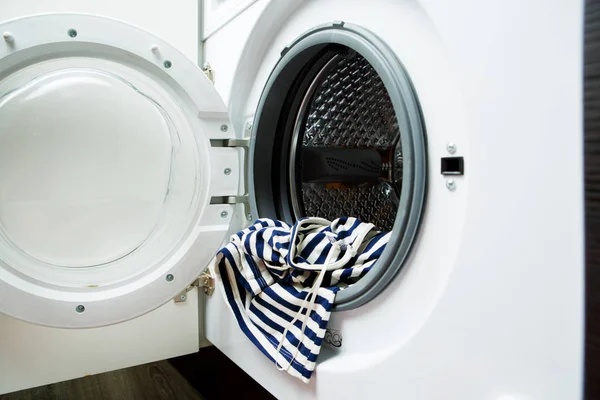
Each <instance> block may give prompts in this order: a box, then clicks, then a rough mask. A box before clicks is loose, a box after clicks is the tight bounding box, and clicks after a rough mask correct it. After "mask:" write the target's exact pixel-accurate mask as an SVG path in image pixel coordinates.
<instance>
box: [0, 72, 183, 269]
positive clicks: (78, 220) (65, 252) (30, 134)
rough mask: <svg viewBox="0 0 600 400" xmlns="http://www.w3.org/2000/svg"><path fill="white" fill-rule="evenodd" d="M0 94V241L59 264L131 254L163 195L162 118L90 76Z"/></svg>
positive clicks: (167, 147) (114, 83)
mask: <svg viewBox="0 0 600 400" xmlns="http://www.w3.org/2000/svg"><path fill="white" fill-rule="evenodd" d="M5 83H7V82H5ZM2 89H4V90H2ZM7 89H8V88H6V87H4V88H3V87H2V86H0V92H3V93H4V94H3V96H2V97H1V98H0V230H1V232H2V235H3V236H4V238H5V239H6V240H8V241H9V242H10V243H11V244H12V245H13V246H14V247H15V248H17V249H19V250H21V251H23V252H24V253H26V254H27V255H29V256H30V257H32V258H34V259H36V260H38V261H41V262H44V263H47V264H51V265H54V266H61V267H78V268H81V267H92V266H98V265H103V264H107V263H109V262H112V261H115V260H117V259H119V258H122V257H124V256H126V255H127V254H129V253H131V252H133V251H135V249H137V248H138V247H139V246H140V245H142V243H144V242H145V241H146V240H147V239H148V237H149V236H150V234H151V233H152V231H153V230H154V228H155V227H156V226H157V224H158V221H159V217H160V215H161V212H162V209H163V205H164V202H165V197H166V195H167V190H168V184H169V175H170V169H171V158H172V155H171V153H172V135H173V126H172V125H171V124H170V123H169V121H168V120H167V119H166V118H165V114H164V111H163V110H162V109H161V108H160V106H159V105H158V104H156V103H155V102H153V101H152V100H151V99H149V98H148V97H147V96H146V95H144V93H141V92H140V91H138V90H136V88H135V87H134V86H132V85H131V84H129V83H128V82H126V81H124V80H123V79H120V78H119V77H117V76H115V75H112V74H109V73H106V72H102V71H99V70H94V69H77V68H72V69H63V70H58V71H53V72H50V73H46V74H43V75H41V76H38V77H36V78H35V79H33V80H31V81H29V82H27V83H25V84H24V85H22V86H20V87H16V88H14V89H13V90H11V91H8V90H7Z"/></svg>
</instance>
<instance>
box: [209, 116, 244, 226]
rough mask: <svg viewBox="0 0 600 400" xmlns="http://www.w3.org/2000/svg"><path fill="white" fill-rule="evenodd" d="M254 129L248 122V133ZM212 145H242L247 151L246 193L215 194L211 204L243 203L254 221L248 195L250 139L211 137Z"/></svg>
mask: <svg viewBox="0 0 600 400" xmlns="http://www.w3.org/2000/svg"><path fill="white" fill-rule="evenodd" d="M251 130H252V125H251V124H250V123H248V124H246V133H247V134H249V133H250V131H251ZM210 145H211V146H212V147H240V148H243V149H244V151H245V157H244V177H243V178H244V194H243V195H241V196H239V195H231V196H213V197H211V198H210V204H243V205H244V212H245V214H246V219H247V220H248V221H252V210H251V207H250V197H249V195H248V168H249V166H248V163H249V158H250V155H249V153H250V152H249V147H250V139H248V138H246V139H233V138H229V139H211V140H210Z"/></svg>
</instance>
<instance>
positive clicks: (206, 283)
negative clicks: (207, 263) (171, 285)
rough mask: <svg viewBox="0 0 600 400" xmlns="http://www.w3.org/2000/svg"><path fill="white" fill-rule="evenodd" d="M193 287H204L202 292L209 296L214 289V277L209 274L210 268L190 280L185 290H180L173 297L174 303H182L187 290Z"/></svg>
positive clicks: (185, 298) (185, 297)
mask: <svg viewBox="0 0 600 400" xmlns="http://www.w3.org/2000/svg"><path fill="white" fill-rule="evenodd" d="M194 287H197V288H202V289H204V294H206V295H207V296H210V295H212V294H213V292H214V291H215V278H213V277H212V275H211V274H210V270H209V269H208V268H206V269H205V270H204V271H202V273H201V274H200V276H199V277H198V278H197V279H196V280H195V281H194V282H192V283H191V284H190V285H189V286H188V287H186V288H185V290H183V291H181V292H180V293H179V294H178V295H177V296H175V298H174V299H173V300H174V301H175V303H182V302H184V301H186V300H187V292H189V291H190V290H192V289H193V288H194Z"/></svg>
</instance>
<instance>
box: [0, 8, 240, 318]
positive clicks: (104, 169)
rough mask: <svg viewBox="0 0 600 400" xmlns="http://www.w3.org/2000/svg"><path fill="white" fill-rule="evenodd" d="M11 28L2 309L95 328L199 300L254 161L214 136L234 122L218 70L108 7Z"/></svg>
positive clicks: (0, 50)
mask: <svg viewBox="0 0 600 400" xmlns="http://www.w3.org/2000/svg"><path fill="white" fill-rule="evenodd" d="M0 31H2V32H3V40H2V43H1V44H0V126H1V128H0V131H1V132H2V133H1V134H0V159H1V161H0V168H1V170H2V171H3V172H2V178H1V179H0V181H1V183H0V260H1V261H0V312H2V313H5V314H7V315H10V316H13V317H16V318H18V319H22V320H25V321H28V322H31V323H34V324H39V325H46V326H53V327H65V328H89V327H99V326H105V325H109V324H115V323H118V322H121V321H126V320H130V319H133V318H135V317H138V316H140V315H142V314H144V313H147V312H149V311H151V310H153V309H155V308H157V307H159V306H160V305H162V304H164V303H166V302H168V301H169V300H171V299H174V298H175V299H177V300H183V299H185V293H186V291H185V290H186V288H187V287H189V285H190V284H192V283H193V282H194V281H195V280H196V279H197V278H198V277H199V276H200V275H201V273H202V271H203V270H204V269H205V268H206V266H207V265H208V264H209V261H210V260H211V258H212V257H213V256H214V254H215V252H216V251H217V249H218V247H219V245H220V244H221V243H222V242H223V240H224V238H225V236H226V233H227V231H228V230H229V229H230V226H229V225H230V223H231V221H232V215H233V212H232V211H233V205H230V204H213V203H223V201H221V200H223V196H229V195H232V194H235V193H237V189H238V184H239V177H240V175H241V172H240V171H241V168H240V161H239V152H238V150H237V149H234V148H219V147H213V146H211V140H216V141H217V142H218V141H219V140H221V139H225V138H230V137H232V136H233V135H232V131H233V130H232V129H230V126H231V124H230V123H229V121H228V118H227V110H226V107H225V106H224V104H223V101H222V100H221V98H220V97H219V95H218V94H217V92H216V90H215V89H214V88H213V86H212V84H211V82H210V81H209V79H207V77H206V76H205V75H204V73H203V72H202V70H200V69H199V68H197V66H196V65H194V63H193V62H191V61H190V60H189V59H187V58H186V57H185V56H183V55H182V54H181V53H179V52H178V51H177V50H175V49H174V48H173V47H172V46H170V45H169V44H167V43H165V42H164V41H162V40H160V39H158V38H156V37H155V36H153V35H151V34H150V33H148V32H145V31H143V30H141V29H138V28H135V27H133V26H130V25H127V24H125V23H121V22H117V21H114V20H110V19H107V18H101V17H95V16H87V15H75V14H72V15H70V14H47V15H40V16H32V17H28V18H22V19H17V20H12V21H9V22H6V23H3V24H2V25H1V29H0ZM225 199H227V198H226V197H225ZM225 202H226V201H225Z"/></svg>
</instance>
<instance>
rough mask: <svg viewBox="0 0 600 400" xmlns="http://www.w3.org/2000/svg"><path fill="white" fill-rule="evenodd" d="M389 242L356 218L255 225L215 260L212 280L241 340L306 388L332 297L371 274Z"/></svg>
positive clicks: (220, 252)
mask: <svg viewBox="0 0 600 400" xmlns="http://www.w3.org/2000/svg"><path fill="white" fill-rule="evenodd" d="M389 236H390V234H389V233H381V232H378V231H376V230H375V229H374V226H373V225H372V224H367V223H363V222H361V221H359V220H358V219H356V218H346V217H344V218H339V219H337V220H335V221H333V222H329V221H327V220H325V219H322V218H306V219H302V220H300V221H298V222H297V223H296V224H295V225H294V226H289V225H287V224H285V223H283V222H279V221H274V220H270V219H260V220H258V221H256V222H255V223H254V225H252V226H250V227H248V228H246V229H244V230H243V231H241V232H239V233H237V234H235V235H233V236H232V237H231V243H229V244H228V245H227V246H226V247H224V248H223V249H221V250H220V251H219V252H218V253H217V259H216V264H215V271H214V272H215V275H216V277H217V282H218V284H219V285H220V286H221V289H222V292H223V294H224V296H225V299H226V301H227V303H228V304H229V307H230V308H231V310H232V311H233V314H234V316H235V318H236V320H237V322H238V324H239V326H240V328H241V329H242V331H243V332H244V334H245V335H246V336H247V337H248V338H249V339H250V340H251V341H252V343H254V344H255V345H256V347H258V348H259V349H260V351H262V352H263V353H264V355H265V356H267V357H268V358H269V359H270V360H271V361H273V362H274V363H275V364H276V366H277V368H278V369H280V370H285V371H287V372H289V373H290V374H291V375H293V376H295V377H297V378H299V379H301V380H302V381H304V382H308V381H309V379H310V377H311V374H312V372H313V370H314V369H315V362H316V360H317V357H318V355H319V352H320V350H321V343H322V341H323V337H324V336H325V330H326V328H327V322H328V321H329V316H330V314H331V309H332V306H333V301H334V299H335V295H336V293H337V292H338V291H339V290H340V289H343V288H344V287H347V286H348V285H351V284H352V283H355V282H356V281H357V280H358V279H360V278H361V277H362V276H364V275H365V274H366V273H367V272H368V271H369V270H370V269H371V267H372V266H373V264H374V263H375V261H376V260H377V259H378V258H379V256H380V255H381V253H382V252H383V249H384V248H385V245H386V244H387V242H388V240H389Z"/></svg>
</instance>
